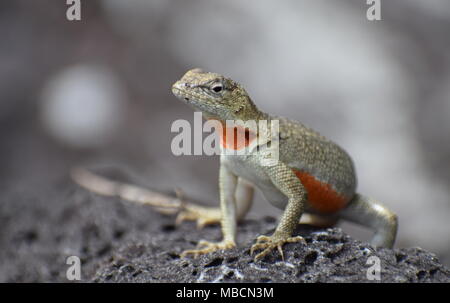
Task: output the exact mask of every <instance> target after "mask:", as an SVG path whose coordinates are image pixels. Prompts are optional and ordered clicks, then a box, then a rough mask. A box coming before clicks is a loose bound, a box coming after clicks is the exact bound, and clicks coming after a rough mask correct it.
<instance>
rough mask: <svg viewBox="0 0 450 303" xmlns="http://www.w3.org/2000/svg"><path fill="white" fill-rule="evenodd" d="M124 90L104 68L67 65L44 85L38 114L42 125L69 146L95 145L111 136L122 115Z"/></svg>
mask: <svg viewBox="0 0 450 303" xmlns="http://www.w3.org/2000/svg"><path fill="white" fill-rule="evenodd" d="M125 100H126V97H125V91H124V89H123V87H122V85H121V83H120V81H119V80H118V79H117V78H116V77H115V75H114V74H113V73H112V72H111V71H110V70H108V69H106V68H103V67H98V66H83V65H77V66H73V67H69V68H67V69H65V70H63V71H61V72H60V73H58V74H57V75H55V76H54V77H53V78H51V79H50V80H49V81H48V82H47V83H46V85H45V87H44V88H43V91H42V98H41V116H42V122H43V124H44V127H45V129H46V130H47V131H48V133H49V134H50V135H52V136H53V137H54V138H56V139H57V140H59V141H60V142H61V143H65V144H68V145H70V146H72V147H78V148H90V147H98V146H100V145H102V144H104V143H106V142H108V140H109V139H111V136H112V135H113V134H114V132H115V130H117V128H118V127H119V126H120V123H121V120H122V119H123V113H122V111H123V108H124V101H125Z"/></svg>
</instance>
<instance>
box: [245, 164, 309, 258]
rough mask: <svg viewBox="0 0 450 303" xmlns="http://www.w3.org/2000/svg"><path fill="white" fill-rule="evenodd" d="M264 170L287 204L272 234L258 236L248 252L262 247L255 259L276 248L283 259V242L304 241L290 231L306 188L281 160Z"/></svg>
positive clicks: (298, 215)
mask: <svg viewBox="0 0 450 303" xmlns="http://www.w3.org/2000/svg"><path fill="white" fill-rule="evenodd" d="M264 170H265V173H266V174H267V175H268V176H269V178H270V180H271V181H272V183H273V185H275V187H276V188H277V189H278V190H280V191H281V192H282V193H283V194H284V195H286V197H287V198H288V204H287V206H286V208H285V210H284V213H283V215H282V216H281V219H280V223H279V224H278V226H277V228H276V230H275V232H274V233H273V235H272V236H259V237H258V238H257V240H256V244H254V245H253V246H252V247H251V249H250V253H251V254H253V252H254V251H255V250H259V249H262V252H260V253H259V254H257V255H256V256H255V260H258V259H261V258H263V257H264V256H266V255H267V254H268V253H270V251H271V250H273V249H275V248H277V249H278V251H279V253H280V255H281V258H282V259H283V260H284V254H283V249H282V246H283V244H285V243H293V242H304V239H303V238H302V237H300V236H297V237H292V233H293V231H294V229H295V227H296V226H297V224H298V222H299V220H300V217H301V215H302V213H303V210H304V206H305V202H306V190H305V188H304V187H303V185H302V184H301V182H300V180H299V179H298V178H297V177H296V175H295V174H294V173H293V172H292V170H291V169H290V168H289V167H287V166H286V165H285V164H284V163H282V162H278V164H276V165H274V166H268V167H265V168H264Z"/></svg>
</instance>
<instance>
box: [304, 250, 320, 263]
mask: <svg viewBox="0 0 450 303" xmlns="http://www.w3.org/2000/svg"><path fill="white" fill-rule="evenodd" d="M318 256H319V254H318V253H317V251H312V252H310V253H309V254H307V255H306V256H305V264H306V265H313V264H314V262H315V261H316V260H317V257H318Z"/></svg>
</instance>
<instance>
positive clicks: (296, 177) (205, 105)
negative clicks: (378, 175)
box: [73, 69, 397, 259]
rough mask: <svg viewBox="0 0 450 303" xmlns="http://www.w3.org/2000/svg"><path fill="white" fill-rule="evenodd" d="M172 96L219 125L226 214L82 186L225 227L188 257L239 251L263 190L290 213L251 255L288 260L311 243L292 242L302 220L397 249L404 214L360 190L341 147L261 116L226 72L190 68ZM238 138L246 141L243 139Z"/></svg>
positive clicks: (113, 188)
mask: <svg viewBox="0 0 450 303" xmlns="http://www.w3.org/2000/svg"><path fill="white" fill-rule="evenodd" d="M172 92H173V93H174V95H175V96H176V97H178V98H179V99H180V100H182V101H183V102H185V103H186V104H188V105H190V106H192V107H193V108H194V109H195V110H198V111H201V112H202V113H203V116H204V117H205V118H207V119H208V120H212V121H213V122H215V123H216V124H217V126H219V127H218V128H217V129H219V131H218V133H219V135H220V137H221V155H220V170H219V191H220V207H219V208H217V207H202V206H199V205H195V204H192V203H181V202H180V199H176V200H171V199H170V198H167V197H165V196H161V195H159V194H157V193H154V192H151V191H148V190H146V189H142V188H138V187H136V186H133V185H127V184H121V183H118V182H114V181H110V180H107V179H105V178H102V177H99V176H96V175H93V174H91V173H89V172H87V171H84V170H77V171H75V172H74V174H73V178H74V179H75V181H76V182H77V183H78V184H80V185H82V186H83V187H86V188H88V189H90V190H92V191H94V192H97V193H100V194H103V195H110V196H111V195H112V196H114V195H115V196H120V197H122V198H123V199H126V200H129V201H134V202H138V203H142V204H148V205H153V206H156V207H157V208H158V210H160V211H161V212H165V213H173V212H171V210H170V209H172V210H173V209H177V210H178V217H177V220H176V222H177V223H180V222H182V221H183V220H194V221H197V225H198V226H199V227H203V226H204V225H206V224H211V223H219V222H220V224H221V227H222V234H223V239H222V241H220V242H218V243H213V242H208V241H203V240H202V241H200V242H199V244H198V248H197V249H192V250H187V251H185V252H183V254H182V255H183V256H185V255H189V254H193V255H194V256H196V255H199V254H205V253H209V252H212V251H215V250H220V249H229V248H232V247H235V246H236V231H237V222H238V221H239V220H241V219H242V218H244V217H245V215H246V214H247V212H248V211H249V209H250V207H251V204H252V200H253V193H254V188H258V189H259V190H260V191H261V192H262V193H263V195H264V196H265V198H266V199H267V200H268V201H269V202H270V203H271V204H272V205H274V206H275V207H278V208H280V209H282V210H283V211H284V212H283V214H282V216H281V218H280V220H279V223H278V226H277V228H276V229H275V231H274V233H273V234H272V235H271V236H259V237H258V238H257V240H256V243H255V244H254V245H253V246H252V247H251V250H250V251H251V253H253V252H254V251H256V250H261V252H260V253H259V254H257V255H256V256H255V259H260V258H262V257H264V256H265V255H267V254H268V253H269V252H270V251H271V250H273V249H277V250H278V251H279V253H280V255H281V257H282V258H284V257H283V250H282V246H283V244H285V243H291V242H304V240H303V238H302V237H300V236H296V237H293V236H292V233H293V230H294V228H295V227H296V226H297V224H299V222H300V223H301V222H303V223H309V224H313V225H318V226H330V225H333V224H335V223H336V222H337V221H338V220H339V219H345V220H348V221H351V222H355V223H358V224H361V225H363V226H366V227H369V228H370V229H372V230H373V231H374V236H373V238H372V240H371V243H372V244H373V245H374V246H384V247H392V246H393V245H394V241H395V237H396V233H397V216H396V215H395V214H394V213H393V212H392V211H390V210H389V209H387V208H386V207H384V206H383V205H382V204H381V203H379V202H378V201H376V200H375V199H372V198H369V197H366V196H363V195H361V194H359V193H357V192H356V184H357V180H356V174H355V168H354V165H353V162H352V160H351V158H350V156H349V155H348V154H347V153H346V152H345V151H344V150H343V149H342V148H341V147H339V146H338V145H337V144H335V143H334V142H332V141H330V140H328V139H327V138H325V137H324V136H322V135H320V134H319V133H317V132H315V131H314V130H312V129H310V128H308V127H306V126H304V125H303V124H301V123H300V122H297V121H294V120H290V119H286V118H281V117H275V116H271V115H269V114H267V113H264V112H262V111H260V110H259V109H258V108H257V107H256V105H255V104H254V103H253V101H252V100H251V99H250V97H249V95H248V94H247V92H246V91H245V89H244V88H243V87H242V86H241V85H240V84H238V83H236V82H235V81H233V80H232V79H229V78H226V77H224V76H222V75H220V74H216V73H209V72H203V71H202V70H200V69H193V70H190V71H188V72H187V73H186V74H185V75H184V76H183V77H182V78H181V79H180V80H179V81H177V82H176V83H175V84H174V85H173V86H172ZM228 120H233V121H240V122H244V123H245V122H248V121H256V122H260V121H268V122H269V123H270V122H272V121H277V122H278V123H279V132H278V133H277V136H276V138H273V137H269V136H267V133H266V132H265V131H263V130H261V129H260V128H247V127H246V126H245V125H244V126H242V125H240V124H239V123H237V124H235V125H234V126H232V127H228V125H227V124H226V121H228ZM217 129H216V130H217ZM237 134H240V135H241V138H244V139H243V140H241V141H239V140H236V135H237ZM238 137H239V136H238ZM260 139H261V140H260ZM273 144H276V146H277V147H278V156H279V157H278V161H276V162H275V163H272V164H271V165H267V163H266V162H264V160H266V159H265V155H267V154H266V153H265V152H268V151H270V150H271V149H270V146H272V145H273ZM230 150H231V151H236V150H244V151H245V153H242V154H230V153H229V152H228V151H230ZM164 209H166V210H164ZM167 209H169V210H167ZM300 219H301V220H300ZM305 219H306V220H305Z"/></svg>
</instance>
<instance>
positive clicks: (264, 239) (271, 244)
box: [250, 235, 306, 261]
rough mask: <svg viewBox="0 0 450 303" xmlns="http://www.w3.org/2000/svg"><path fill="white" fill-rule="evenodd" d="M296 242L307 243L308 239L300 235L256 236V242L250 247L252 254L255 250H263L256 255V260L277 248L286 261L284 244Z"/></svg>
mask: <svg viewBox="0 0 450 303" xmlns="http://www.w3.org/2000/svg"><path fill="white" fill-rule="evenodd" d="M295 242H302V243H306V241H305V240H304V239H303V238H302V237H300V236H297V237H289V236H287V237H286V236H277V235H272V236H270V237H269V236H259V237H258V238H256V243H255V244H253V245H252V247H251V249H250V254H251V255H253V253H254V251H255V250H259V249H262V250H263V251H262V252H260V253H259V254H257V255H256V256H255V261H256V260H260V259H262V258H263V257H265V256H266V255H267V254H268V253H270V251H271V250H273V249H275V248H277V249H278V252H279V253H280V255H281V259H282V260H283V261H284V254H283V245H284V244H285V243H295Z"/></svg>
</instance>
